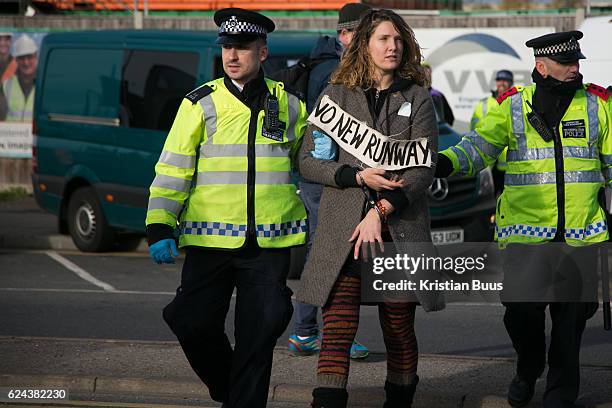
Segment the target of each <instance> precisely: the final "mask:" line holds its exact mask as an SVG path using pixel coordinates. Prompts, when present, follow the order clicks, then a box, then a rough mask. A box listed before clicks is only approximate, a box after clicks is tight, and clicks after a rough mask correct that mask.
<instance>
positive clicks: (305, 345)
mask: <svg viewBox="0 0 612 408" xmlns="http://www.w3.org/2000/svg"><path fill="white" fill-rule="evenodd" d="M287 347H288V348H289V351H291V352H292V353H293V354H294V355H296V356H311V355H313V354H316V353H318V352H319V349H320V347H321V345H320V340H319V336H318V335H314V336H309V337H306V338H305V339H300V338H299V337H298V336H297V334H292V335H291V336H289V341H288V342H287Z"/></svg>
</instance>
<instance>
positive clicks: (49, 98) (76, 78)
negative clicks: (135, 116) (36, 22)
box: [41, 49, 122, 118]
mask: <svg viewBox="0 0 612 408" xmlns="http://www.w3.org/2000/svg"><path fill="white" fill-rule="evenodd" d="M121 54H122V51H121V50H95V49H54V50H51V51H50V52H49V55H48V57H47V62H46V64H45V66H46V68H45V73H44V83H43V88H42V103H41V111H42V112H41V113H45V114H47V113H61V114H66V115H77V116H88V117H102V118H117V117H118V109H117V101H118V100H119V82H120V80H119V78H120V74H121Z"/></svg>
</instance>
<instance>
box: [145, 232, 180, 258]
mask: <svg viewBox="0 0 612 408" xmlns="http://www.w3.org/2000/svg"><path fill="white" fill-rule="evenodd" d="M149 254H150V255H151V258H152V259H153V260H154V261H155V262H156V263H158V264H161V263H174V258H176V257H177V256H178V251H177V250H176V243H175V242H174V239H170V238H167V239H162V240H161V241H157V242H156V243H154V244H153V245H151V246H150V247H149Z"/></svg>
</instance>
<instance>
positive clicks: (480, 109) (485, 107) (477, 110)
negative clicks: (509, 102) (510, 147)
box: [470, 96, 508, 171]
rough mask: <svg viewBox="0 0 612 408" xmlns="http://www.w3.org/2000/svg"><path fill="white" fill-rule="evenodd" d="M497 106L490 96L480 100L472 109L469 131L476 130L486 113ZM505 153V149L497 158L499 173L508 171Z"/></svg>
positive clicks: (495, 100) (496, 165)
mask: <svg viewBox="0 0 612 408" xmlns="http://www.w3.org/2000/svg"><path fill="white" fill-rule="evenodd" d="M497 105H499V104H498V103H497V99H495V98H494V97H492V96H487V97H486V98H482V99H481V100H479V101H478V103H477V104H476V107H474V113H473V114H472V119H471V120H470V130H474V129H476V126H477V125H478V123H479V122H480V121H481V120H482V119H483V118H484V117H485V116H487V112H488V111H490V110H491V108H492V107H494V106H497ZM506 153H507V148H506V149H504V151H503V152H502V153H501V154H500V155H499V157H498V158H497V163H496V164H495V167H497V169H498V170H500V171H506V170H507V169H508V163H507V162H506Z"/></svg>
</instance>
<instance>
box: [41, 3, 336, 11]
mask: <svg viewBox="0 0 612 408" xmlns="http://www.w3.org/2000/svg"><path fill="white" fill-rule="evenodd" d="M32 3H33V4H34V5H38V6H40V7H42V8H45V9H50V8H51V9H56V10H65V11H69V10H112V11H122V10H132V9H133V8H134V2H133V1H130V0H33V1H32ZM346 3H347V2H346V1H329V0H309V1H303V0H298V1H291V0H260V1H257V0H255V1H245V0H234V1H223V0H208V1H207V0H148V2H147V7H148V9H149V10H152V11H166V10H167V11H173V10H176V11H187V10H192V11H206V10H219V9H222V8H225V7H240V8H244V9H250V10H338V9H339V8H340V7H342V6H343V5H344V4H346ZM144 4H145V2H144V1H143V0H139V1H138V8H139V9H140V10H143V9H144Z"/></svg>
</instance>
